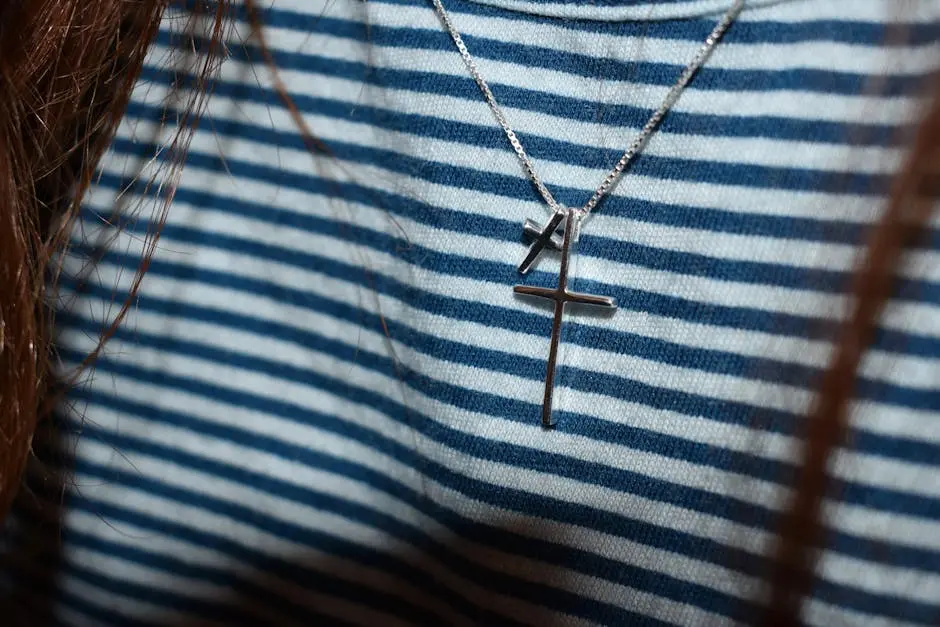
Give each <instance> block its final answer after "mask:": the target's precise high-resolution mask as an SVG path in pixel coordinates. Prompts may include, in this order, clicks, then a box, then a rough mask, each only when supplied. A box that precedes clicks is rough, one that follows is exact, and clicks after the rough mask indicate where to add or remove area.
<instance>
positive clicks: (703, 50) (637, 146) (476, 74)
mask: <svg viewBox="0 0 940 627" xmlns="http://www.w3.org/2000/svg"><path fill="white" fill-rule="evenodd" d="M431 2H432V3H433V4H434V9H435V10H436V11H437V14H438V17H439V18H440V20H441V22H443V24H444V28H446V29H447V32H448V33H449V34H450V37H451V39H453V40H454V44H455V45H456V46H457V50H458V52H460V56H461V57H462V58H463V61H464V63H465V64H466V66H467V69H468V70H469V71H470V75H471V76H473V80H474V81H476V84H477V86H479V88H480V91H481V92H483V98H484V99H485V100H486V103H487V104H488V105H489V107H490V110H491V111H492V112H493V115H494V116H495V117H496V121H497V122H499V125H500V126H501V127H502V128H503V131H504V132H505V133H506V137H507V138H508V139H509V143H510V144H511V145H512V148H513V150H515V152H516V155H517V156H518V157H519V161H520V162H521V163H522V168H523V169H524V170H525V172H526V174H527V175H528V176H529V179H530V180H531V181H532V183H533V185H535V187H536V189H537V190H538V191H539V194H540V195H541V196H542V198H543V199H544V200H545V202H546V203H547V204H548V206H549V208H551V210H552V211H554V212H558V211H562V210H563V209H562V207H561V205H560V204H559V203H558V201H557V200H555V197H554V196H552V193H551V191H549V189H548V187H546V185H545V183H544V182H543V181H542V179H541V177H540V176H539V175H538V172H537V171H536V170H535V165H533V163H532V160H531V159H530V158H529V155H528V153H526V151H525V148H523V147H522V142H521V141H519V138H518V137H517V136H516V133H515V131H513V130H512V127H511V126H510V125H509V120H508V119H506V114H505V113H504V112H503V110H502V108H501V107H500V106H499V103H497V102H496V97H495V96H493V91H492V90H491V89H490V86H489V85H488V84H487V82H486V79H484V78H483V75H482V74H480V70H479V68H478V67H477V64H476V61H475V60H474V58H473V56H472V55H471V54H470V51H469V50H468V49H467V45H466V44H465V43H464V41H463V37H461V36H460V32H459V31H458V30H457V28H456V27H455V26H454V23H453V21H452V20H451V18H450V14H449V13H448V12H447V11H446V10H445V9H444V5H443V4H442V3H441V0H431ZM744 2H745V0H734V1H733V2H732V4H731V8H729V9H728V11H727V12H726V13H725V14H724V15H723V16H722V18H721V20H719V22H718V24H716V25H715V28H714V29H713V30H712V32H711V33H710V34H709V35H708V37H707V38H706V39H705V42H704V43H703V44H702V46H701V47H700V48H699V49H698V52H696V54H695V56H694V57H693V58H692V60H691V61H690V62H689V64H688V65H687V66H686V67H685V69H684V70H683V71H682V74H680V75H679V80H677V81H676V83H675V84H674V85H673V86H672V88H671V89H670V90H669V92H668V93H667V94H666V97H665V98H664V99H663V102H662V104H660V105H659V108H658V109H656V111H654V112H653V114H652V115H651V116H650V118H649V120H648V121H647V122H646V124H645V125H644V126H643V128H642V129H641V130H640V132H639V134H638V135H637V136H636V139H634V140H633V142H632V143H631V144H630V146H629V147H628V148H627V150H626V152H624V153H623V155H622V156H621V157H620V160H619V161H617V164H616V165H615V166H614V168H613V169H612V170H611V171H610V172H609V173H608V174H607V176H606V177H604V180H603V181H602V182H601V184H600V186H598V188H597V189H596V190H594V193H593V194H592V195H591V198H590V199H589V200H588V201H587V202H586V203H585V204H584V206H583V207H581V208H580V209H577V210H576V212H577V214H578V215H577V217H578V218H579V221H580V219H583V218H585V217H587V215H588V214H590V213H591V211H593V210H594V208H595V207H597V205H598V204H599V203H600V202H601V200H603V199H604V197H605V196H606V195H607V194H609V193H610V191H611V190H612V189H613V187H614V185H616V183H617V181H618V180H619V179H620V177H621V175H622V174H623V172H624V170H626V169H627V166H629V165H630V163H631V162H632V161H633V159H634V158H635V157H636V155H637V154H639V152H640V151H641V150H642V149H643V147H644V146H645V145H646V142H647V141H648V140H649V138H650V136H651V135H652V134H653V133H654V132H655V131H656V129H657V127H658V126H659V124H660V122H662V120H663V118H664V117H665V116H666V114H667V113H668V112H669V110H670V109H671V108H672V106H673V105H674V104H675V103H676V101H678V100H679V96H680V95H681V94H682V91H683V90H684V89H685V88H686V86H687V85H688V84H689V81H691V80H692V77H693V76H695V73H696V72H698V70H699V69H700V68H701V67H702V65H704V64H705V62H706V61H707V60H708V57H709V56H710V55H711V53H712V51H713V50H714V49H715V46H717V45H718V42H719V41H721V38H722V36H724V34H725V31H727V30H728V28H729V27H730V26H731V24H732V23H733V22H734V21H735V19H737V17H738V15H739V14H740V13H741V10H742V9H743V8H744Z"/></svg>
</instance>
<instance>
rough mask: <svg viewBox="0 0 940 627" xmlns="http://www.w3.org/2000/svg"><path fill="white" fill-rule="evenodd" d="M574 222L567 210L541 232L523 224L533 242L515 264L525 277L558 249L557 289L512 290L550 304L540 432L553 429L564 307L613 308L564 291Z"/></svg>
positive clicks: (603, 298)
mask: <svg viewBox="0 0 940 627" xmlns="http://www.w3.org/2000/svg"><path fill="white" fill-rule="evenodd" d="M577 220H578V215H577V211H576V210H575V209H569V208H567V207H562V208H560V209H558V210H557V211H556V212H555V213H554V214H553V215H552V217H551V218H550V219H549V220H548V223H547V224H545V226H544V227H542V228H541V229H539V228H538V226H537V225H536V224H535V223H533V222H532V221H531V220H526V223H525V233H526V235H529V236H530V237H532V238H533V242H532V246H531V247H530V248H529V253H528V254H527V255H526V257H525V259H524V260H523V261H522V263H521V264H519V272H520V273H521V274H526V273H527V272H528V271H529V270H530V269H531V268H532V265H533V264H534V263H535V261H536V259H538V257H539V255H541V254H542V251H544V250H545V249H546V248H551V249H553V250H558V249H559V248H560V249H561V269H560V270H559V271H558V286H557V287H555V288H545V287H529V286H526V285H517V286H515V287H514V288H513V291H514V292H515V293H516V294H522V295H525V296H535V297H538V298H545V299H548V300H550V301H553V302H554V307H555V317H554V320H553V321H552V336H551V343H550V345H549V349H548V364H547V366H546V370H545V396H544V397H543V400H542V427H543V428H544V429H551V428H552V427H554V426H555V420H554V418H553V417H552V392H553V391H554V389H555V367H556V364H557V361H558V342H559V341H560V339H561V322H562V317H563V316H564V313H565V305H566V304H568V303H579V304H582V305H593V306H596V307H605V308H608V309H614V308H616V306H617V305H616V302H615V301H614V299H612V298H608V297H606V296H595V295H592V294H579V293H578V292H570V291H568V258H569V257H570V255H571V245H572V242H573V239H574V237H575V231H576V230H577V226H578V225H577ZM559 228H564V235H563V236H562V237H561V238H559V236H558V229H559ZM559 239H561V242H559V241H558V240H559Z"/></svg>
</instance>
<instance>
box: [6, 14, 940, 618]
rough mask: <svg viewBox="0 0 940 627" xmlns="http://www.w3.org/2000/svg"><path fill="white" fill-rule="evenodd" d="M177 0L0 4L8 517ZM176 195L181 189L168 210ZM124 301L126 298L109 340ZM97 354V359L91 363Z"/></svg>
mask: <svg viewBox="0 0 940 627" xmlns="http://www.w3.org/2000/svg"><path fill="white" fill-rule="evenodd" d="M168 2H169V0H97V1H96V2H89V1H88V0H31V1H17V0H0V80H2V84H0V373H2V376H0V437H2V439H0V516H3V515H5V513H6V512H7V510H8V508H9V506H10V503H11V500H12V497H13V495H14V494H15V492H16V488H17V486H18V485H19V481H20V475H21V473H22V469H23V467H24V463H25V461H26V459H27V457H28V455H29V451H30V443H31V438H32V434H33V433H34V430H35V428H36V424H37V421H38V420H41V419H43V417H44V416H45V415H46V414H47V413H48V412H49V411H50V410H51V406H52V404H53V403H54V401H55V400H56V394H55V390H54V388H53V386H51V385H50V378H49V365H50V363H51V361H52V353H51V333H52V326H53V320H52V315H51V308H50V306H49V303H48V302H47V290H46V286H47V285H49V284H50V283H53V282H54V278H55V277H54V276H52V277H50V276H49V273H50V272H53V273H54V268H55V264H54V263H53V261H54V259H55V255H56V254H57V253H60V252H61V251H62V250H63V249H64V247H65V245H66V239H67V237H68V233H69V229H70V226H71V224H72V220H73V217H74V216H75V214H76V212H77V210H78V206H79V202H80V200H81V198H82V196H83V195H84V193H85V192H86V191H87V189H88V188H89V185H90V184H91V183H92V178H93V173H94V171H95V167H96V164H97V162H98V160H99V158H100V157H101V155H102V153H103V152H104V150H105V148H106V147H107V144H108V141H109V140H110V138H111V137H112V136H113V134H114V132H115V130H116V128H117V124H118V123H119V121H120V119H121V117H122V114H123V112H124V109H125V107H126V105H127V103H128V100H129V97H130V93H131V89H132V87H133V85H134V83H135V80H136V78H137V77H138V75H139V73H140V70H141V67H142V64H143V60H144V55H145V53H146V50H147V47H148V44H149V42H150V41H151V39H152V38H153V36H154V35H155V33H156V30H157V28H158V24H159V23H160V19H161V17H162V15H163V12H164V10H165V9H166V7H167V4H168ZM246 5H247V8H248V15H249V18H250V20H251V22H252V24H253V32H254V36H255V37H257V38H258V39H259V43H260V44H261V49H262V51H263V52H264V54H265V57H264V58H265V60H266V62H267V63H268V64H269V65H271V66H272V69H275V68H273V60H272V58H271V56H270V55H268V54H267V52H266V50H267V48H266V46H265V45H264V41H263V38H262V37H261V30H260V21H259V17H258V13H257V11H256V10H255V9H254V3H253V2H252V1H251V0H247V2H246ZM227 7H228V2H226V1H224V0H223V1H219V2H216V3H215V4H214V8H213V9H212V10H211V11H209V16H210V19H209V20H208V28H209V30H210V32H209V35H210V36H209V37H208V39H209V40H210V41H212V42H213V46H211V47H210V49H208V50H207V51H205V52H207V54H206V56H205V57H204V58H205V59H207V60H206V61H205V62H204V63H203V65H201V66H200V67H199V68H197V72H195V73H196V75H197V76H200V77H202V81H203V83H202V85H200V87H201V89H197V90H195V94H196V95H195V96H194V97H193V99H192V100H190V101H189V102H187V103H186V104H187V106H186V107H184V109H185V110H186V111H187V116H188V118H187V119H185V120H183V121H182V123H181V124H180V127H181V128H182V129H184V130H183V131H181V132H182V133H185V132H187V131H188V132H189V133H191V132H192V130H193V129H194V128H195V125H196V123H197V121H198V113H199V111H200V110H201V107H202V105H203V103H204V98H205V96H206V95H207V94H208V92H209V91H210V90H209V88H208V84H209V83H208V81H209V79H210V78H211V76H212V74H213V72H214V69H215V65H214V62H215V61H216V60H217V59H218V58H219V57H220V50H221V42H222V40H223V38H222V24H223V22H224V18H225V15H226V9H227ZM275 77H276V69H275ZM275 86H276V88H277V90H278V91H279V92H280V94H281V97H282V99H283V100H284V101H285V104H286V106H287V107H288V109H289V110H290V112H291V113H292V115H293V117H294V119H295V121H296V122H297V124H298V125H299V126H300V127H301V130H302V133H303V135H304V137H305V139H306V141H307V145H308V146H309V147H310V149H311V150H312V151H316V152H321V153H322V152H324V150H325V149H324V146H323V145H322V144H321V143H320V142H319V141H318V140H317V139H316V138H315V137H314V135H313V134H312V133H311V132H310V129H308V128H307V127H306V126H305V124H304V121H303V118H302V117H301V116H300V115H299V113H298V112H297V109H296V107H294V105H293V103H292V102H291V101H290V98H289V96H288V95H287V92H286V90H285V88H284V86H283V85H282V84H281V83H280V82H279V81H276V83H275ZM934 101H935V103H936V105H935V106H934V107H933V108H932V109H931V110H930V112H929V113H928V115H926V116H925V118H924V121H923V123H922V124H921V126H920V129H919V132H918V133H917V135H916V142H915V143H914V146H913V148H912V150H911V152H910V156H909V158H908V159H907V161H906V163H905V165H904V166H903V168H902V169H901V171H900V173H899V174H898V175H897V177H896V180H895V183H894V186H893V188H892V191H891V195H890V201H889V203H888V206H887V210H886V211H885V213H884V215H883V216H882V218H881V220H880V222H879V224H878V225H877V226H876V227H875V228H873V229H872V231H871V236H870V238H869V241H868V243H867V248H866V253H865V255H864V256H863V259H862V262H861V264H860V265H859V267H858V269H857V271H856V273H855V279H854V281H853V287H852V292H851V293H852V295H853V296H854V307H853V309H852V312H851V315H850V316H849V317H848V318H847V320H846V321H845V322H844V324H843V325H842V327H841V330H840V332H839V336H838V341H837V345H836V349H835V350H834V352H833V355H832V358H831V361H830V363H829V366H828V368H827V370H826V372H825V376H824V378H823V380H822V385H821V388H820V390H819V393H818V395H817V398H816V401H815V404H814V405H813V409H812V411H811V413H810V414H809V416H808V417H807V418H806V420H805V421H804V422H803V423H802V424H803V425H804V432H803V438H802V441H803V453H802V463H801V466H800V470H799V472H798V474H797V478H796V482H795V484H794V485H793V486H792V487H793V492H792V494H793V497H792V499H791V500H790V502H789V503H788V504H787V506H786V510H785V512H784V513H783V514H782V516H781V524H780V528H779V534H778V536H777V544H776V548H775V550H774V560H773V564H774V567H773V569H772V572H771V574H770V576H769V582H770V589H771V594H770V602H769V604H768V608H769V612H768V614H767V615H766V617H765V619H764V620H763V622H764V624H768V625H781V626H783V625H796V624H798V623H799V611H800V603H801V600H802V598H803V597H804V596H806V595H807V594H808V593H809V592H810V589H811V585H812V581H813V570H814V563H815V558H816V553H817V551H818V549H819V547H821V546H823V544H824V537H823V535H824V534H823V532H824V524H823V521H822V515H821V506H822V502H823V499H824V497H825V496H826V494H827V486H828V481H827V474H826V465H827V460H828V459H829V457H830V455H831V454H832V452H833V451H834V450H835V449H836V447H838V446H839V444H840V442H841V441H842V438H843V436H844V434H845V432H846V424H847V413H848V412H847V408H848V405H849V402H850V401H851V399H852V394H853V389H854V385H855V380H856V372H857V370H858V366H859V362H860V359H861V357H862V355H863V352H864V350H865V347H866V346H867V345H868V344H869V343H870V342H871V340H872V336H873V333H874V329H875V325H876V323H877V320H878V318H879V315H880V313H881V311H882V309H883V308H884V306H885V303H886V302H887V300H888V299H889V296H890V294H891V290H892V283H893V280H894V275H895V269H896V268H897V267H898V264H899V261H900V258H901V255H902V253H903V250H904V247H905V244H906V242H908V241H910V239H911V238H912V237H914V236H916V235H917V233H918V232H919V231H921V230H922V229H923V228H924V225H925V224H926V222H927V220H928V217H929V214H930V210H931V208H932V200H933V199H934V198H935V196H936V194H937V191H938V190H937V189H935V187H934V184H935V180H936V178H935V167H936V162H937V157H938V155H937V151H938V150H940V90H938V91H937V94H936V97H935V98H934ZM190 136H191V135H190ZM186 142H187V140H186V138H185V136H184V137H182V138H180V137H178V138H177V139H176V140H174V143H177V144H178V145H177V146H175V147H174V148H175V150H174V151H173V152H174V154H175V155H176V157H175V158H176V159H177V163H181V162H180V161H179V160H180V159H181V158H182V154H183V153H184V152H185V147H186ZM172 172H178V169H177V170H173V171H172ZM173 175H174V174H172V173H171V175H170V176H173ZM171 188H172V185H171ZM171 199H172V193H170V194H169V195H168V197H167V200H166V205H165V206H168V204H169V202H170V200H171ZM164 211H165V207H164ZM157 222H158V223H159V222H161V220H157ZM157 236H158V233H156V234H154V237H153V238H152V241H151V245H150V247H149V250H150V251H151V252H152V250H153V246H154V245H155V243H156V237H157ZM146 258H147V255H145V259H146ZM145 270H146V261H145V262H144V263H143V264H142V265H141V267H140V268H139V269H138V276H137V280H136V281H135V283H134V286H133V289H132V290H131V298H133V294H134V293H135V292H136V289H137V288H138V287H139V285H140V277H141V276H142V274H143V272H144V271H145ZM127 302H128V303H129V302H130V300H128V301H127ZM126 311H127V303H125V306H124V308H122V310H121V312H120V313H119V314H118V316H116V318H115V319H114V321H113V324H112V325H111V327H110V328H109V330H108V331H106V332H105V333H104V334H103V336H102V338H101V341H102V342H104V341H105V340H106V339H107V337H108V336H109V335H110V334H112V333H113V331H114V329H115V328H116V326H117V325H118V324H120V322H121V320H122V319H123V317H124V315H125V312H126ZM93 358H94V354H92V355H89V358H88V360H86V363H90V362H91V361H92V359H93Z"/></svg>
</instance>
